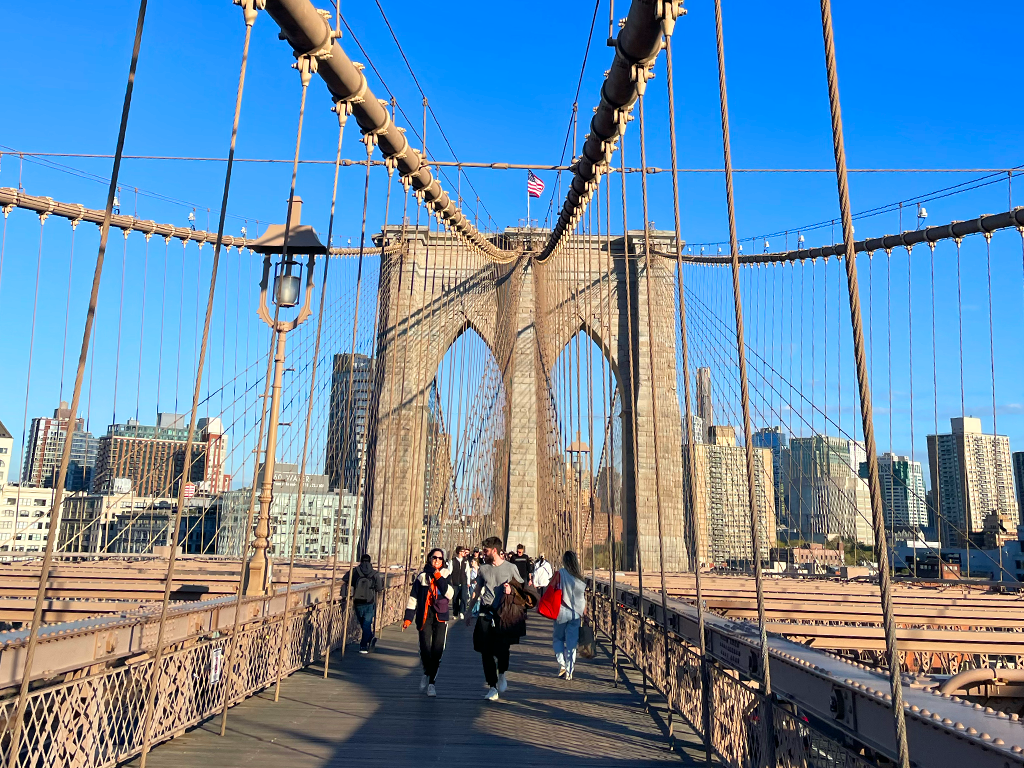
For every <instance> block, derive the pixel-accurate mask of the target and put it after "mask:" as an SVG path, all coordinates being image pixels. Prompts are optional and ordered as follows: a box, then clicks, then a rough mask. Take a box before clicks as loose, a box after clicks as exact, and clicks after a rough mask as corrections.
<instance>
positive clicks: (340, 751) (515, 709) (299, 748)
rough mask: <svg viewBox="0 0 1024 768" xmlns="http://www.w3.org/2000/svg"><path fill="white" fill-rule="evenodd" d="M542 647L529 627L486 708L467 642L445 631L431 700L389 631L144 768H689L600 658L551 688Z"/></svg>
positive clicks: (542, 627) (412, 658)
mask: <svg viewBox="0 0 1024 768" xmlns="http://www.w3.org/2000/svg"><path fill="white" fill-rule="evenodd" d="M550 638H551V623H550V622H549V621H547V620H546V619H542V618H540V617H534V616H531V617H530V625H529V634H528V636H527V637H526V638H525V639H524V641H523V643H522V644H520V645H519V646H516V647H514V648H513V652H512V669H511V670H510V673H509V689H508V691H507V692H506V694H505V695H504V696H503V697H502V699H501V700H500V701H498V702H489V701H485V700H484V699H483V694H484V693H485V691H486V688H485V685H484V682H483V671H482V667H481V664H480V657H479V655H478V654H476V653H475V652H474V651H473V648H472V632H471V630H470V629H469V628H467V627H465V626H463V625H461V624H458V625H452V626H451V627H450V628H449V637H448V645H447V648H446V650H445V656H444V660H443V662H442V664H441V672H440V674H439V675H438V679H437V688H438V696H437V698H435V699H429V698H427V697H426V696H425V695H424V694H422V693H421V692H420V691H419V681H420V676H421V672H420V667H419V656H418V652H417V635H416V632H415V631H414V630H413V629H410V630H407V631H406V632H404V633H402V632H399V631H398V630H397V628H390V629H387V630H385V631H384V632H383V634H382V636H381V638H380V641H379V643H378V645H377V651H376V652H375V653H372V654H369V655H361V654H359V653H358V652H355V651H349V652H348V653H347V654H346V656H345V658H344V659H342V658H341V657H340V654H335V656H334V657H333V658H332V660H331V672H330V677H329V679H328V680H327V681H324V680H323V679H322V675H323V668H322V666H319V667H312V668H309V669H306V670H303V671H300V672H298V673H296V674H294V675H292V676H291V677H290V678H287V679H286V680H284V681H283V682H282V687H281V699H280V701H279V702H277V703H274V701H273V690H270V691H267V692H264V693H263V694H260V695H259V696H255V697H253V698H251V699H249V700H247V701H246V702H243V703H242V704H239V705H238V706H236V707H234V708H232V709H231V710H230V713H229V717H228V733H227V736H226V737H225V738H221V737H220V736H219V735H218V734H219V726H220V720H219V718H217V719H215V720H213V721H210V722H209V723H207V724H205V725H202V726H200V727H198V728H196V729H193V730H192V731H190V732H189V733H186V734H185V735H183V736H181V737H180V738H178V739H176V740H174V741H172V742H170V743H167V744H164V745H161V746H159V747H157V748H156V749H155V750H154V752H153V753H152V754H151V756H150V759H149V765H150V766H153V768H164V767H170V766H207V765H209V766H213V765H216V766H217V768H235V767H236V766H239V767H240V766H249V765H255V764H259V765H262V766H268V765H269V766H271V768H275V766H277V765H280V766H282V768H283V767H284V766H288V767H289V768H313V767H314V766H315V767H316V768H326V767H327V766H349V765H353V764H354V765H359V766H360V767H361V768H364V767H372V766H389V768H390V767H392V766H395V767H398V766H405V765H410V766H417V768H419V767H420V766H429V765H447V764H449V763H450V762H451V761H453V760H474V759H476V758H477V757H478V756H482V754H483V750H487V751H488V752H490V751H491V750H497V752H496V753H495V754H497V755H498V756H499V759H502V758H507V759H508V760H510V761H512V762H514V763H515V765H516V766H517V768H527V767H529V766H545V768H550V766H557V767H558V768H571V767H572V766H595V767H597V768H601V767H602V766H612V765H615V766H637V767H638V768H643V767H645V766H654V765H662V764H665V763H670V764H678V763H680V762H684V763H690V762H693V761H692V760H691V758H690V755H689V754H686V753H685V752H682V753H681V752H679V751H676V752H673V751H672V750H671V749H669V746H668V740H667V738H666V735H665V734H666V733H667V731H664V732H663V729H662V728H660V727H659V726H658V724H657V716H658V712H655V713H654V715H655V718H656V719H653V720H652V717H651V715H649V714H647V713H645V712H644V711H643V702H642V699H641V697H640V696H639V695H637V694H636V692H635V690H634V689H633V687H632V685H631V684H629V683H628V682H627V684H620V685H619V687H617V688H616V687H615V686H614V685H613V681H612V677H611V663H610V657H609V655H608V654H607V652H603V653H600V654H599V656H598V658H597V659H595V660H589V661H587V660H581V661H580V663H579V664H578V666H577V670H576V679H575V680H573V681H571V682H566V681H564V680H561V679H559V678H557V677H556V676H555V672H556V670H557V666H556V665H555V662H554V658H553V655H552V651H551V644H550ZM677 733H679V729H678V726H677ZM698 743H699V742H698ZM488 759H489V758H488ZM701 762H703V761H701ZM133 764H135V763H133Z"/></svg>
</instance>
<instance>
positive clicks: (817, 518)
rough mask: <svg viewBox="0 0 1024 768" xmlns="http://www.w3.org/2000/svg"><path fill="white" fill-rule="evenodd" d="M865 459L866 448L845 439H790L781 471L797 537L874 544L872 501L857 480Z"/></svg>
mask: <svg viewBox="0 0 1024 768" xmlns="http://www.w3.org/2000/svg"><path fill="white" fill-rule="evenodd" d="M864 458H865V452H864V446H862V445H861V444H860V443H858V442H856V441H854V440H848V439H846V438H843V437H832V436H830V435H812V436H810V437H794V438H792V439H790V441H789V448H788V449H784V450H783V454H782V468H783V473H784V474H785V476H786V487H787V491H786V501H787V506H788V509H789V519H790V521H791V523H792V527H793V528H795V529H796V530H797V531H799V533H800V535H801V536H803V537H804V538H807V539H813V538H815V537H817V538H819V539H820V538H825V539H831V538H835V537H836V536H838V537H840V538H843V539H853V540H855V541H857V542H859V543H860V544H864V545H870V544H873V543H874V540H875V539H874V534H873V532H872V528H871V495H870V492H869V490H868V486H867V483H866V482H864V481H863V480H862V479H861V478H860V476H859V472H860V464H861V462H862V461H864Z"/></svg>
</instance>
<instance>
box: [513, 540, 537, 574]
mask: <svg viewBox="0 0 1024 768" xmlns="http://www.w3.org/2000/svg"><path fill="white" fill-rule="evenodd" d="M509 560H511V561H512V565H514V566H515V567H516V568H518V569H519V576H520V578H521V579H522V580H523V584H529V583H531V579H532V578H533V560H531V559H530V556H529V555H527V554H526V547H524V546H523V545H522V544H517V545H516V553H515V554H514V555H511V556H510V557H509Z"/></svg>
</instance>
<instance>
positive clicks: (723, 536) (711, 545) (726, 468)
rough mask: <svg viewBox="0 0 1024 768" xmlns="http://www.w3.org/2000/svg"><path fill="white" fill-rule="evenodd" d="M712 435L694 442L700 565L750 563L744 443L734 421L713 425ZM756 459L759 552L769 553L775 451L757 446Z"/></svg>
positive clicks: (772, 539)
mask: <svg viewBox="0 0 1024 768" xmlns="http://www.w3.org/2000/svg"><path fill="white" fill-rule="evenodd" d="M709 438H710V439H709V442H708V443H704V444H697V445H694V446H693V449H694V461H695V466H694V476H695V478H696V482H695V488H694V490H695V494H694V495H695V496H696V507H697V508H696V510H695V511H696V515H695V517H696V520H697V525H698V526H700V529H701V533H702V535H701V546H700V552H699V553H698V557H699V559H700V562H701V564H702V565H712V564H720V563H732V564H737V563H749V562H751V560H752V553H753V544H752V537H751V533H750V496H749V492H748V487H747V454H746V448H744V447H743V446H738V445H736V430H735V429H733V428H732V427H728V426H712V427H711V428H710V429H709ZM754 463H755V468H754V483H755V491H756V498H757V520H758V525H759V526H760V537H761V553H760V554H761V558H762V559H767V557H768V552H769V550H770V549H771V547H773V546H774V545H775V489H774V483H773V481H772V452H771V451H770V450H769V449H767V448H755V449H754Z"/></svg>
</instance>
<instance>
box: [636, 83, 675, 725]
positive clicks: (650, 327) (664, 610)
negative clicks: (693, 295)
mask: <svg viewBox="0 0 1024 768" xmlns="http://www.w3.org/2000/svg"><path fill="white" fill-rule="evenodd" d="M638 106H639V109H640V168H641V171H640V190H641V192H642V193H643V195H642V199H643V209H644V261H645V264H644V274H645V276H646V287H647V356H648V364H649V365H650V368H651V371H650V375H651V380H650V381H651V383H650V386H651V426H652V431H653V432H654V446H653V447H654V499H655V509H656V511H657V517H658V570H659V574H660V577H661V624H662V631H663V633H664V639H665V683H664V688H665V690H664V691H663V693H664V694H665V701H666V703H667V705H668V738H669V743H670V744H671V743H672V685H671V680H672V676H671V669H670V667H669V640H668V589H667V588H666V586H665V535H664V527H663V525H662V515H661V457H660V455H659V452H658V447H659V446H658V398H657V397H656V396H655V394H654V384H655V371H654V321H653V320H652V319H651V318H652V315H653V313H654V305H653V302H652V301H651V291H652V289H653V282H652V281H651V269H652V261H651V255H652V254H651V227H650V225H649V223H648V222H649V216H648V211H647V139H646V136H645V126H644V97H643V95H641V96H640V98H639V99H638ZM637 288H639V285H638V286H637Z"/></svg>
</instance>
